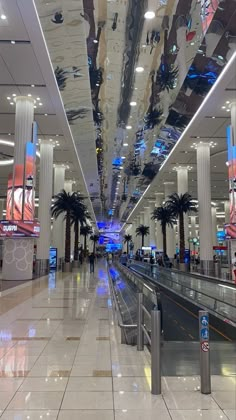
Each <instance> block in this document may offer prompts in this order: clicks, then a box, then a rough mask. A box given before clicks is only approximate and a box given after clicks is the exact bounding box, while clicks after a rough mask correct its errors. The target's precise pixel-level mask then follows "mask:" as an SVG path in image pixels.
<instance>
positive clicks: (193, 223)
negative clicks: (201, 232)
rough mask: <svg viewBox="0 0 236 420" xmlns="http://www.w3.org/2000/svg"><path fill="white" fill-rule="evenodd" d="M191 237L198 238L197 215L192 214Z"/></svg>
mask: <svg viewBox="0 0 236 420" xmlns="http://www.w3.org/2000/svg"><path fill="white" fill-rule="evenodd" d="M190 220H191V237H192V238H196V236H197V232H196V216H191V217H190Z"/></svg>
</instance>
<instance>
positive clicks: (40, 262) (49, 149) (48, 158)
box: [37, 141, 53, 275]
mask: <svg viewBox="0 0 236 420" xmlns="http://www.w3.org/2000/svg"><path fill="white" fill-rule="evenodd" d="M52 179H53V144H52V143H51V142H50V141H41V143H40V174H39V209H38V218H39V221H40V238H39V239H38V241H37V272H38V273H39V274H41V275H43V274H45V273H47V272H48V269H49V248H50V245H51V202H52Z"/></svg>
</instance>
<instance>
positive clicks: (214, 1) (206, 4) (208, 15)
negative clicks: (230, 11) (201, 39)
mask: <svg viewBox="0 0 236 420" xmlns="http://www.w3.org/2000/svg"><path fill="white" fill-rule="evenodd" d="M219 2H220V0H201V17H202V29H203V33H204V35H205V34H206V32H207V30H208V28H209V26H210V24H211V21H212V20H213V18H214V14H215V12H216V10H217V8H218V6H219Z"/></svg>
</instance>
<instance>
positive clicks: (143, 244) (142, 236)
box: [142, 235, 144, 247]
mask: <svg viewBox="0 0 236 420" xmlns="http://www.w3.org/2000/svg"><path fill="white" fill-rule="evenodd" d="M143 246H144V235H142V247H143Z"/></svg>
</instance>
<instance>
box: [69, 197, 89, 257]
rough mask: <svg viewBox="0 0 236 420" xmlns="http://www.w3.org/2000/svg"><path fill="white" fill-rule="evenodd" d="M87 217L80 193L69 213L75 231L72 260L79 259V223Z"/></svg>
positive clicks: (83, 222)
mask: <svg viewBox="0 0 236 420" xmlns="http://www.w3.org/2000/svg"><path fill="white" fill-rule="evenodd" d="M88 218H89V215H88V211H87V207H86V206H85V204H84V203H83V197H81V196H80V195H78V196H77V198H76V201H75V203H74V205H73V207H72V214H71V224H73V225H74V232H75V242H74V261H78V259H79V249H78V243H79V224H81V225H84V224H86V221H87V219H88Z"/></svg>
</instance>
